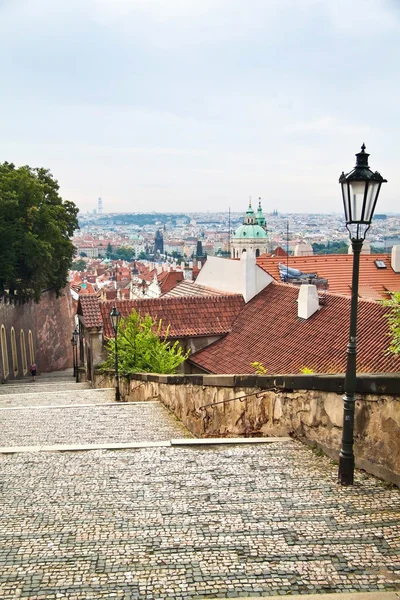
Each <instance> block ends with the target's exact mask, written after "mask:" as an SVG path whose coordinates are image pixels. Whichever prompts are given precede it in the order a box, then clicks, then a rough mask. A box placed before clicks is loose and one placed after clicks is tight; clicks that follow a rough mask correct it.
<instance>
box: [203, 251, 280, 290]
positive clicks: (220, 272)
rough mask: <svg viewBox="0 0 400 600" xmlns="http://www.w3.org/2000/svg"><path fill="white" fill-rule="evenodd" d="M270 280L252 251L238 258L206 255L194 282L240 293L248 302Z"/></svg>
mask: <svg viewBox="0 0 400 600" xmlns="http://www.w3.org/2000/svg"><path fill="white" fill-rule="evenodd" d="M271 281H272V277H271V276H270V275H269V274H268V273H266V272H265V271H264V270H263V269H261V268H260V267H259V266H258V265H257V264H256V258H255V255H254V253H251V252H249V253H245V254H244V255H242V257H241V259H240V260H231V259H229V258H219V257H216V256H208V257H207V261H206V262H205V263H204V266H203V268H202V269H201V271H200V273H199V274H198V276H197V279H196V283H198V284H199V285H204V286H207V287H211V288H214V289H217V290H220V291H222V292H230V293H234V294H242V295H243V297H244V299H245V302H249V300H251V299H252V298H253V297H254V296H255V295H256V294H258V293H259V292H261V290H263V289H264V288H265V287H266V286H267V285H269V284H270V283H271Z"/></svg>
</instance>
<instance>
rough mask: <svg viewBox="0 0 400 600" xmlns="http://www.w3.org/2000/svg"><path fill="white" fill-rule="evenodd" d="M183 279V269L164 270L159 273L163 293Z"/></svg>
mask: <svg viewBox="0 0 400 600" xmlns="http://www.w3.org/2000/svg"><path fill="white" fill-rule="evenodd" d="M183 280H184V275H183V271H163V272H162V273H160V274H159V275H158V283H159V284H160V288H161V294H167V293H168V292H169V291H170V290H172V289H173V288H174V287H175V286H176V285H177V284H178V283H179V282H180V281H183Z"/></svg>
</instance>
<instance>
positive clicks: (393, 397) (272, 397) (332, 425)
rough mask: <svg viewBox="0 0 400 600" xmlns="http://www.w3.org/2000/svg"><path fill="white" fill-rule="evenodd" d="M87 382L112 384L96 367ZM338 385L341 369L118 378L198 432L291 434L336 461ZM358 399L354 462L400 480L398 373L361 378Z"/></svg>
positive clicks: (133, 393)
mask: <svg viewBox="0 0 400 600" xmlns="http://www.w3.org/2000/svg"><path fill="white" fill-rule="evenodd" d="M93 384H94V386H95V387H110V386H113V385H114V380H113V376H112V374H104V373H101V374H100V373H96V374H95V377H94V381H93ZM343 386H344V377H343V376H342V375H292V376H276V377H273V376H257V375H153V374H135V375H130V376H129V377H123V378H122V379H121V383H120V389H121V395H122V398H124V399H125V400H128V401H136V402H140V401H146V400H147V401H148V400H153V399H154V398H159V399H160V400H161V402H163V403H164V404H165V406H167V407H168V408H169V409H170V410H171V411H172V412H174V413H175V415H176V416H177V417H178V418H179V419H181V421H182V422H183V423H184V424H185V425H186V427H187V428H188V429H189V430H190V431H191V432H192V433H193V434H194V435H196V436H198V437H224V436H226V437H236V436H249V437H251V436H287V435H291V436H293V437H296V438H298V439H301V440H304V441H306V442H307V443H310V444H313V445H315V446H317V447H319V448H321V449H322V450H323V451H324V452H326V453H327V454H328V455H329V456H331V457H332V458H335V459H337V458H338V455H339V449H340V445H341V435H342V419H343V400H342V395H343ZM243 397H246V398H244V399H243V400H240V398H243ZM357 398H358V399H357V404H356V419H355V455H356V465H357V467H359V468H362V469H365V470H366V471H368V472H370V473H372V474H374V475H377V476H379V477H382V478H383V479H386V480H387V481H391V482H393V483H396V484H397V485H400V375H399V376H395V375H394V376H384V375H376V376H374V375H365V376H362V377H359V378H358V379H357ZM216 403H217V404H216ZM210 405H212V406H210Z"/></svg>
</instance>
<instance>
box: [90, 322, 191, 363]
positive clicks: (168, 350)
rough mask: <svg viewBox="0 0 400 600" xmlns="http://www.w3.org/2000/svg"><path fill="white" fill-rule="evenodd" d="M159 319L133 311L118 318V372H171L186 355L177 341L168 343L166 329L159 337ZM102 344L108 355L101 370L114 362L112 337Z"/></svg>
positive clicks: (187, 354)
mask: <svg viewBox="0 0 400 600" xmlns="http://www.w3.org/2000/svg"><path fill="white" fill-rule="evenodd" d="M161 327H162V322H161V320H160V321H158V323H157V322H156V321H155V320H153V319H152V318H151V317H150V316H149V315H146V316H144V317H142V316H141V315H140V313H137V312H136V311H133V312H132V313H131V314H130V315H129V317H127V318H126V319H121V322H120V324H119V328H118V366H119V369H120V371H121V373H175V372H176V369H177V368H178V366H179V365H180V364H181V363H183V362H184V361H185V360H186V359H187V357H188V356H189V351H188V352H186V353H184V352H183V351H182V348H181V347H180V346H179V343H178V342H174V343H173V344H172V345H171V344H170V343H169V342H168V339H167V338H168V331H169V327H168V328H167V332H166V334H165V335H164V336H163V337H161V335H160V334H161ZM106 347H107V349H108V357H107V360H106V361H105V363H104V364H103V365H102V368H103V369H112V368H114V365H115V340H114V339H113V338H111V339H110V340H109V341H108V342H107V344H106Z"/></svg>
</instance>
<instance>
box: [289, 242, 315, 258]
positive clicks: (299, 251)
mask: <svg viewBox="0 0 400 600" xmlns="http://www.w3.org/2000/svg"><path fill="white" fill-rule="evenodd" d="M313 254H314V250H313V248H312V246H311V244H306V243H305V242H302V243H301V244H296V246H295V247H294V252H293V256H312V255H313Z"/></svg>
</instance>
